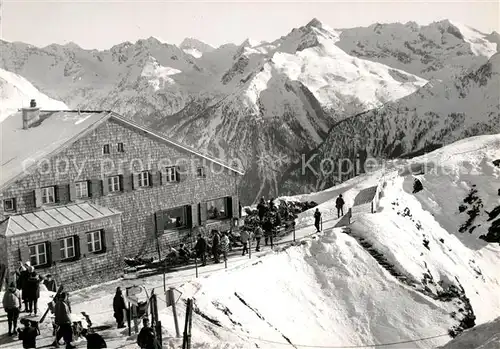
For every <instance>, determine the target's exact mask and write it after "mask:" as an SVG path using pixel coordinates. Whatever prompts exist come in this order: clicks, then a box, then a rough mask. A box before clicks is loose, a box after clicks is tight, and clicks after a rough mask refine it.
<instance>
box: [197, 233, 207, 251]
mask: <svg viewBox="0 0 500 349" xmlns="http://www.w3.org/2000/svg"><path fill="white" fill-rule="evenodd" d="M194 249H195V250H196V252H197V253H198V254H202V253H206V252H207V241H206V240H205V239H204V238H203V237H201V238H199V239H198V241H197V242H196V245H195V246H194Z"/></svg>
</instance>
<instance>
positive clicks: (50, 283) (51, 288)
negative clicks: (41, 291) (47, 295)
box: [43, 279, 57, 292]
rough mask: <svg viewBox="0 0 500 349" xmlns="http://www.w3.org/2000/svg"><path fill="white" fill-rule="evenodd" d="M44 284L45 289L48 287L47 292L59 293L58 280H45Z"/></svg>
mask: <svg viewBox="0 0 500 349" xmlns="http://www.w3.org/2000/svg"><path fill="white" fill-rule="evenodd" d="M43 284H44V285H45V287H47V290H48V291H51V292H57V284H56V280H53V279H52V280H50V281H49V280H44V281H43Z"/></svg>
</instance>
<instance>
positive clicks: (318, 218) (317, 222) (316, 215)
mask: <svg viewBox="0 0 500 349" xmlns="http://www.w3.org/2000/svg"><path fill="white" fill-rule="evenodd" d="M320 223H321V212H319V208H316V212H314V226H315V227H316V233H319V231H320V230H319V225H320Z"/></svg>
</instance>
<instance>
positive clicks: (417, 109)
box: [281, 53, 500, 192]
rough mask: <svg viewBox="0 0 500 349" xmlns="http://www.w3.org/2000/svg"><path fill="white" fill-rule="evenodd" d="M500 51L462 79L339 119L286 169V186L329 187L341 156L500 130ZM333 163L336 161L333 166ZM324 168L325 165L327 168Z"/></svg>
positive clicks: (378, 154)
mask: <svg viewBox="0 0 500 349" xmlns="http://www.w3.org/2000/svg"><path fill="white" fill-rule="evenodd" d="M499 96H500V53H497V54H495V55H494V56H492V57H491V58H490V60H489V61H488V62H487V63H486V64H484V65H482V66H481V67H480V68H479V69H477V70H475V71H473V72H470V73H468V74H466V75H464V76H462V77H460V78H458V79H456V80H450V81H447V82H438V83H429V84H427V85H425V86H424V87H423V88H421V89H419V90H418V91H417V92H415V93H413V94H411V95H409V96H406V97H404V98H402V99H400V100H398V101H395V102H391V103H387V104H386V105H384V106H383V107H381V108H376V109H374V110H371V111H368V112H365V113H361V114H358V115H356V116H353V117H350V118H347V119H345V120H343V121H341V122H339V123H338V124H336V125H335V126H334V127H332V129H331V130H330V132H329V135H328V137H327V138H326V140H325V141H324V142H323V143H322V145H321V146H319V147H318V148H317V149H315V150H314V151H312V152H311V153H309V154H308V155H307V156H306V157H305V160H304V161H301V162H300V163H298V164H292V166H291V167H290V169H289V170H288V171H287V172H286V174H285V175H284V178H283V181H282V184H283V186H282V189H281V190H284V191H289V190H291V191H292V192H295V191H308V190H314V189H318V188H324V187H327V186H329V185H331V184H332V183H334V182H335V180H336V175H337V173H339V168H341V169H342V171H344V172H345V171H347V170H348V166H347V164H345V166H344V167H341V166H339V165H338V164H339V160H341V159H347V160H349V159H350V160H351V161H352V163H354V162H355V157H356V154H357V153H360V154H361V160H360V161H361V165H363V162H364V159H366V158H374V159H376V161H377V162H378V164H380V163H381V161H383V160H384V159H391V158H395V157H399V156H404V155H405V154H406V153H410V152H415V151H420V152H422V153H423V152H424V150H425V149H429V148H433V147H434V148H435V147H439V146H441V145H443V144H448V143H451V142H454V141H456V140H459V139H462V138H465V137H471V136H475V135H481V134H495V133H500V106H499ZM332 164H333V167H332ZM321 169H323V171H321Z"/></svg>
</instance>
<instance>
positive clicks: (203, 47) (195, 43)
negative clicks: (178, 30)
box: [179, 38, 215, 58]
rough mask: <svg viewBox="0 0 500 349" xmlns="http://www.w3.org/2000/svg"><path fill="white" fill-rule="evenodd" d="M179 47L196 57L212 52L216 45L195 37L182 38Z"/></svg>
mask: <svg viewBox="0 0 500 349" xmlns="http://www.w3.org/2000/svg"><path fill="white" fill-rule="evenodd" d="M179 48H180V49H182V50H184V52H186V53H187V54H190V55H191V56H193V57H195V58H200V57H201V56H202V55H203V54H204V53H207V52H212V51H214V50H215V48H214V47H212V46H210V45H208V44H206V43H204V42H203V41H200V40H198V39H195V38H185V39H184V40H182V42H181V44H180V45H179Z"/></svg>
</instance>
